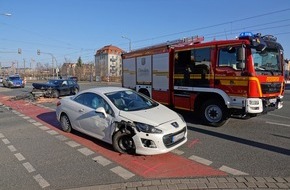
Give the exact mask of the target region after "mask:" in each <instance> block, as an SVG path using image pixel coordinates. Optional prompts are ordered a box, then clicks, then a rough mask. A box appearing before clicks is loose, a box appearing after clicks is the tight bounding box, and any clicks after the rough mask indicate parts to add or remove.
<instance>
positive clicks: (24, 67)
mask: <svg viewBox="0 0 290 190" xmlns="http://www.w3.org/2000/svg"><path fill="white" fill-rule="evenodd" d="M23 64H24V75H25V59H23Z"/></svg>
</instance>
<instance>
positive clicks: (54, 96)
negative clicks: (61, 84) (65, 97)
mask: <svg viewBox="0 0 290 190" xmlns="http://www.w3.org/2000/svg"><path fill="white" fill-rule="evenodd" d="M52 97H53V98H59V91H58V90H53V92H52Z"/></svg>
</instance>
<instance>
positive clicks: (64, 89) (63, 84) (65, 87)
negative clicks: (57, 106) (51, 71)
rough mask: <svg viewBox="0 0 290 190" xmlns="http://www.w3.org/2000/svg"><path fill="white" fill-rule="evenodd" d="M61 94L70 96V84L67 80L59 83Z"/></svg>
mask: <svg viewBox="0 0 290 190" xmlns="http://www.w3.org/2000/svg"><path fill="white" fill-rule="evenodd" d="M58 89H59V92H60V95H68V94H70V93H69V86H68V82H67V81H66V80H64V81H59V87H58Z"/></svg>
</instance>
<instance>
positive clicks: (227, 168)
mask: <svg viewBox="0 0 290 190" xmlns="http://www.w3.org/2000/svg"><path fill="white" fill-rule="evenodd" d="M219 170H221V171H224V172H226V173H229V174H232V175H249V174H247V173H244V172H241V171H239V170H236V169H233V168H230V167H227V166H222V167H220V168H219Z"/></svg>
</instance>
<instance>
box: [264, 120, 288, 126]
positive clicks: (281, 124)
mask: <svg viewBox="0 0 290 190" xmlns="http://www.w3.org/2000/svg"><path fill="white" fill-rule="evenodd" d="M266 123H268V124H272V125H280V126H284V127H290V125H288V124H283V123H275V122H270V121H266Z"/></svg>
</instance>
